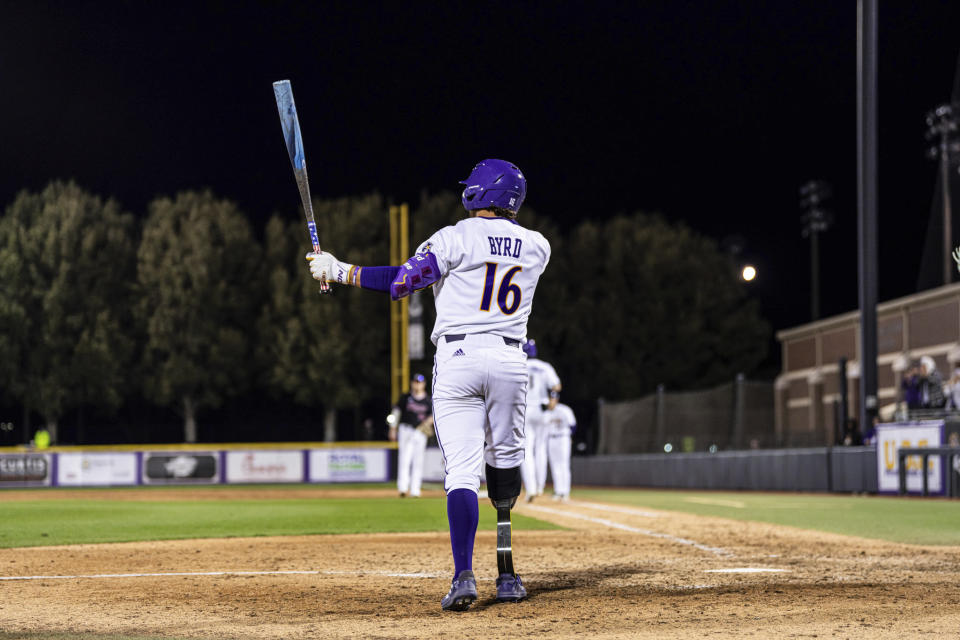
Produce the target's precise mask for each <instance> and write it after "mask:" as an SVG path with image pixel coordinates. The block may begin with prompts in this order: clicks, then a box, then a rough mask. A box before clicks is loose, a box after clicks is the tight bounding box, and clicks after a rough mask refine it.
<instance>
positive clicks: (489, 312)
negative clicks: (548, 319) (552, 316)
mask: <svg viewBox="0 0 960 640" xmlns="http://www.w3.org/2000/svg"><path fill="white" fill-rule="evenodd" d="M425 251H429V252H431V253H432V254H433V255H434V256H436V258H437V265H438V266H439V267H440V274H441V278H440V280H439V281H438V282H437V283H436V284H434V285H433V292H434V295H435V296H436V309H437V322H436V324H435V325H434V327H433V333H432V334H431V335H430V339H431V340H432V341H433V343H434V344H437V340H438V339H439V338H440V336H443V335H448V334H473V333H491V334H496V335H499V336H504V337H507V338H513V339H516V340H520V341H522V340H524V339H525V338H526V335H527V319H528V318H529V317H530V311H531V309H532V308H533V294H534V291H535V290H536V287H537V280H538V279H539V278H540V274H541V273H543V270H544V269H545V268H546V266H547V262H548V261H549V260H550V243H549V242H547V239H546V238H544V237H543V235H542V234H540V233H539V232H538V231H533V230H531V229H526V228H524V227H522V226H520V225H519V224H517V223H516V222H514V221H513V220H509V219H507V218H484V217H479V216H478V217H474V218H466V219H464V220H461V221H460V222H458V223H457V224H455V225H453V226H450V227H444V228H443V229H440V230H439V231H437V232H436V233H434V234H433V235H432V236H430V238H429V239H428V240H427V241H426V242H424V243H423V244H421V245H420V247H418V248H417V253H422V252H425Z"/></svg>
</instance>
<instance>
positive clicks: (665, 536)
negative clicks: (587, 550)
mask: <svg viewBox="0 0 960 640" xmlns="http://www.w3.org/2000/svg"><path fill="white" fill-rule="evenodd" d="M524 509H529V510H531V511H540V512H541V513H550V514H553V515H556V516H561V517H564V518H575V519H577V520H586V521H587V522H593V523H594V524H601V525H604V526H606V527H610V528H611V529H620V530H621V531H629V532H630V533H639V534H640V535H644V536H649V537H651V538H660V539H662V540H669V541H670V542H674V543H676V544H682V545H686V546H688V547H693V548H694V549H699V550H700V551H706V552H707V553H712V554H714V555H717V556H725V557H729V556H732V555H733V554H732V553H730V552H729V551H727V550H726V549H721V548H720V547H711V546H708V545H705V544H701V543H699V542H696V541H694V540H689V539H687V538H680V537H677V536H672V535H670V534H669V533H660V532H659V531H651V530H650V529H640V528H637V527H631V526H630V525H626V524H623V523H622V522H614V521H613V520H607V519H606V518H594V517H592V516H587V515H583V514H581V513H574V512H572V511H565V510H563V509H551V508H550V507H540V506H536V505H532V504H528V505H525V506H524Z"/></svg>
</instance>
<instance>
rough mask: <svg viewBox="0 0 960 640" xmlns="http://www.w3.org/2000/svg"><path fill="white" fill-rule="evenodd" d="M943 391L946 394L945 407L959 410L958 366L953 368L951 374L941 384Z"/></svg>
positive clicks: (959, 373) (959, 371)
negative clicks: (944, 382)
mask: <svg viewBox="0 0 960 640" xmlns="http://www.w3.org/2000/svg"><path fill="white" fill-rule="evenodd" d="M943 391H944V393H945V394H946V396H947V408H948V409H954V410H960V367H957V368H956V369H954V370H953V375H952V376H950V379H949V380H947V382H946V384H944V385H943Z"/></svg>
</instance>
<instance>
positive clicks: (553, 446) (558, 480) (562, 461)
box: [547, 433, 573, 496]
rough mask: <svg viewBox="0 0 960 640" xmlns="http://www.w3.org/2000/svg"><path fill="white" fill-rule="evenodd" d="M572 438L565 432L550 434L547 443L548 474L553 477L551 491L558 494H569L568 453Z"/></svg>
mask: <svg viewBox="0 0 960 640" xmlns="http://www.w3.org/2000/svg"><path fill="white" fill-rule="evenodd" d="M572 442H573V438H571V437H570V436H569V435H567V434H563V433H561V434H556V433H554V434H551V435H550V437H549V441H548V443H547V450H548V451H547V455H549V456H550V475H551V476H552V477H553V493H554V495H558V496H569V495H570V482H571V478H570V453H571V449H572Z"/></svg>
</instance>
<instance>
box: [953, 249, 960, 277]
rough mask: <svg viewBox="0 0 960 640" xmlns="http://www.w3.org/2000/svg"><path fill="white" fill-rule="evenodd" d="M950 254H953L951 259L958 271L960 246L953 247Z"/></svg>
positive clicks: (959, 266)
mask: <svg viewBox="0 0 960 640" xmlns="http://www.w3.org/2000/svg"><path fill="white" fill-rule="evenodd" d="M951 255H952V256H953V261H954V262H956V263H957V271H960V247H957V248H956V249H954V250H953V253H952V254H951Z"/></svg>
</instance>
